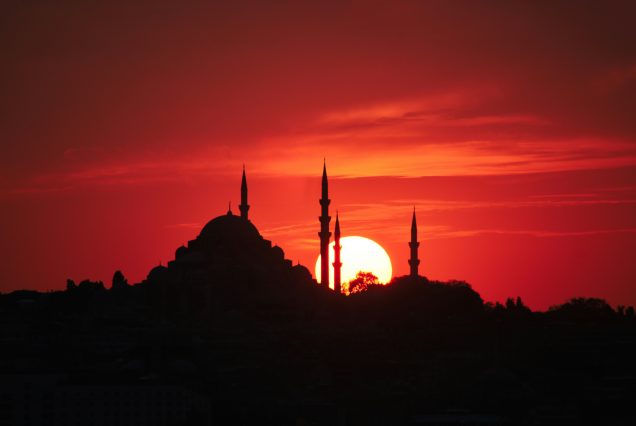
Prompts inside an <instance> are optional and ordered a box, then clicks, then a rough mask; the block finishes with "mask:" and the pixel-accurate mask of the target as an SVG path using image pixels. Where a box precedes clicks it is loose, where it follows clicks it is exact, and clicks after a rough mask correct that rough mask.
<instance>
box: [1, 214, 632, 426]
mask: <svg viewBox="0 0 636 426" xmlns="http://www.w3.org/2000/svg"><path fill="white" fill-rule="evenodd" d="M635 331H636V318H635V317H634V310H633V308H624V307H618V308H616V309H613V308H612V307H610V306H609V305H608V304H607V303H605V302H604V301H602V300H598V299H573V300H571V301H569V302H567V303H565V304H563V305H559V306H555V307H554V308H552V309H550V310H549V311H547V312H532V311H530V309H528V308H527V307H525V306H524V305H523V302H522V301H521V300H520V299H516V300H512V299H510V300H508V302H507V303H506V304H504V305H500V304H494V305H493V304H486V303H484V302H483V300H482V299H481V297H480V296H479V294H478V293H477V292H476V291H474V290H473V289H472V288H471V287H470V286H469V285H468V284H466V283H464V282H448V283H442V282H436V281H429V280H427V279H426V278H424V277H418V278H411V277H400V278H396V279H394V280H393V282H392V283H391V284H390V285H388V286H370V287H369V288H368V289H367V291H364V292H359V293H356V294H353V295H351V296H349V297H345V296H342V295H336V294H335V293H334V292H333V291H330V290H326V289H324V288H323V287H320V286H318V285H317V284H316V282H315V281H314V280H313V279H312V277H311V274H310V273H309V271H308V270H307V269H306V268H305V267H303V266H300V265H295V266H294V265H292V264H291V262H290V261H288V260H286V259H285V258H284V253H283V251H282V250H281V249H280V248H278V247H272V246H271V244H270V243H269V242H268V241H267V240H264V239H263V238H262V237H261V236H260V234H259V233H258V231H257V230H256V228H255V227H253V225H252V224H251V223H250V222H249V221H241V220H238V217H236V216H232V215H230V214H228V215H226V216H220V217H219V218H216V219H214V220H212V221H210V223H209V224H208V225H206V227H205V228H204V229H203V231H202V232H201V234H200V235H199V236H198V237H197V239H195V240H193V241H190V242H189V244H188V246H187V247H180V248H179V249H178V250H177V252H176V253H175V259H174V260H173V261H172V262H170V263H169V264H168V265H167V266H159V267H157V268H154V269H153V270H152V271H150V273H149V275H148V278H147V279H146V280H144V281H143V282H141V283H138V284H135V285H130V284H129V283H128V282H127V281H126V279H125V277H124V275H123V274H121V273H119V272H117V273H115V275H114V277H113V282H112V284H111V285H110V286H109V288H108V289H106V287H105V286H104V285H103V284H102V283H100V282H91V281H83V282H80V283H78V284H76V283H75V282H73V281H71V280H69V282H68V283H67V289H66V290H65V291H57V292H50V293H39V292H34V291H16V292H13V293H9V294H3V295H0V353H1V354H2V356H1V357H0V424H10V425H27V424H28V425H71V424H78V425H79V424H81V425H146V424H148V425H151V424H152V425H211V424H245V425H247V424H250V425H251V424H275V425H300V424H307V425H358V424H360V425H376V424H377V425H415V424H424V425H455V424H457V425H459V424H475V425H476V424H479V425H487V424H493V425H500V424H515V425H517V424H520V425H544V424H602V425H625V424H633V401H634V399H633V393H634V389H636V368H635V362H634V360H635V359H636V357H635V356H636V333H635Z"/></svg>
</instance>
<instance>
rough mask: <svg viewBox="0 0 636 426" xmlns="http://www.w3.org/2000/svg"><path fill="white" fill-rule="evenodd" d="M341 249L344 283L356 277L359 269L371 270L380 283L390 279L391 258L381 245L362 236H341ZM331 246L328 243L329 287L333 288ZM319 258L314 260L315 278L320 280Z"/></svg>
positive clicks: (391, 272)
mask: <svg viewBox="0 0 636 426" xmlns="http://www.w3.org/2000/svg"><path fill="white" fill-rule="evenodd" d="M340 245H341V246H342V251H341V253H340V257H341V261H342V282H343V283H346V282H348V281H351V280H352V279H354V278H355V277H356V274H357V273H358V272H360V271H364V272H371V273H373V275H375V276H376V277H378V280H379V281H380V282H381V283H388V282H389V281H391V276H392V274H393V269H392V267H391V259H390V258H389V255H388V254H387V252H386V251H385V250H384V249H383V248H382V246H381V245H379V244H378V243H376V242H375V241H373V240H370V239H368V238H364V237H342V238H341V239H340ZM333 247H334V242H333V241H332V242H331V243H330V244H329V268H330V274H329V287H331V288H333V265H332V263H333ZM320 259H321V256H318V259H317V260H316V268H315V271H316V280H317V281H318V282H320Z"/></svg>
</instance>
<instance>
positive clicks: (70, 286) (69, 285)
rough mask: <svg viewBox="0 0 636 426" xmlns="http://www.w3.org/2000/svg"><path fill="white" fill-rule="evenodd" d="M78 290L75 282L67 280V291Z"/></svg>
mask: <svg viewBox="0 0 636 426" xmlns="http://www.w3.org/2000/svg"><path fill="white" fill-rule="evenodd" d="M76 288H77V285H76V284H75V281H73V280H72V279H70V278H69V279H68V280H66V291H73V290H75V289H76Z"/></svg>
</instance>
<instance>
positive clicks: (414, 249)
mask: <svg viewBox="0 0 636 426" xmlns="http://www.w3.org/2000/svg"><path fill="white" fill-rule="evenodd" d="M419 246H420V243H419V242H418V241H417V222H416V221H415V207H413V220H412V221H411V242H410V243H409V247H410V248H411V258H410V259H409V265H410V266H411V277H413V278H416V277H418V276H419V273H418V271H417V270H418V268H419V266H420V259H418V258H417V249H418V248H419Z"/></svg>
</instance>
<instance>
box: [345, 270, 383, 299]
mask: <svg viewBox="0 0 636 426" xmlns="http://www.w3.org/2000/svg"><path fill="white" fill-rule="evenodd" d="M376 285H380V282H379V281H378V277H376V276H375V275H373V273H371V272H364V271H360V272H358V274H357V275H356V277H355V278H354V279H352V280H351V281H349V282H347V283H344V285H343V292H344V293H345V294H346V295H349V294H355V293H361V292H363V291H367V290H368V289H369V288H370V287H372V286H376Z"/></svg>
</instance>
